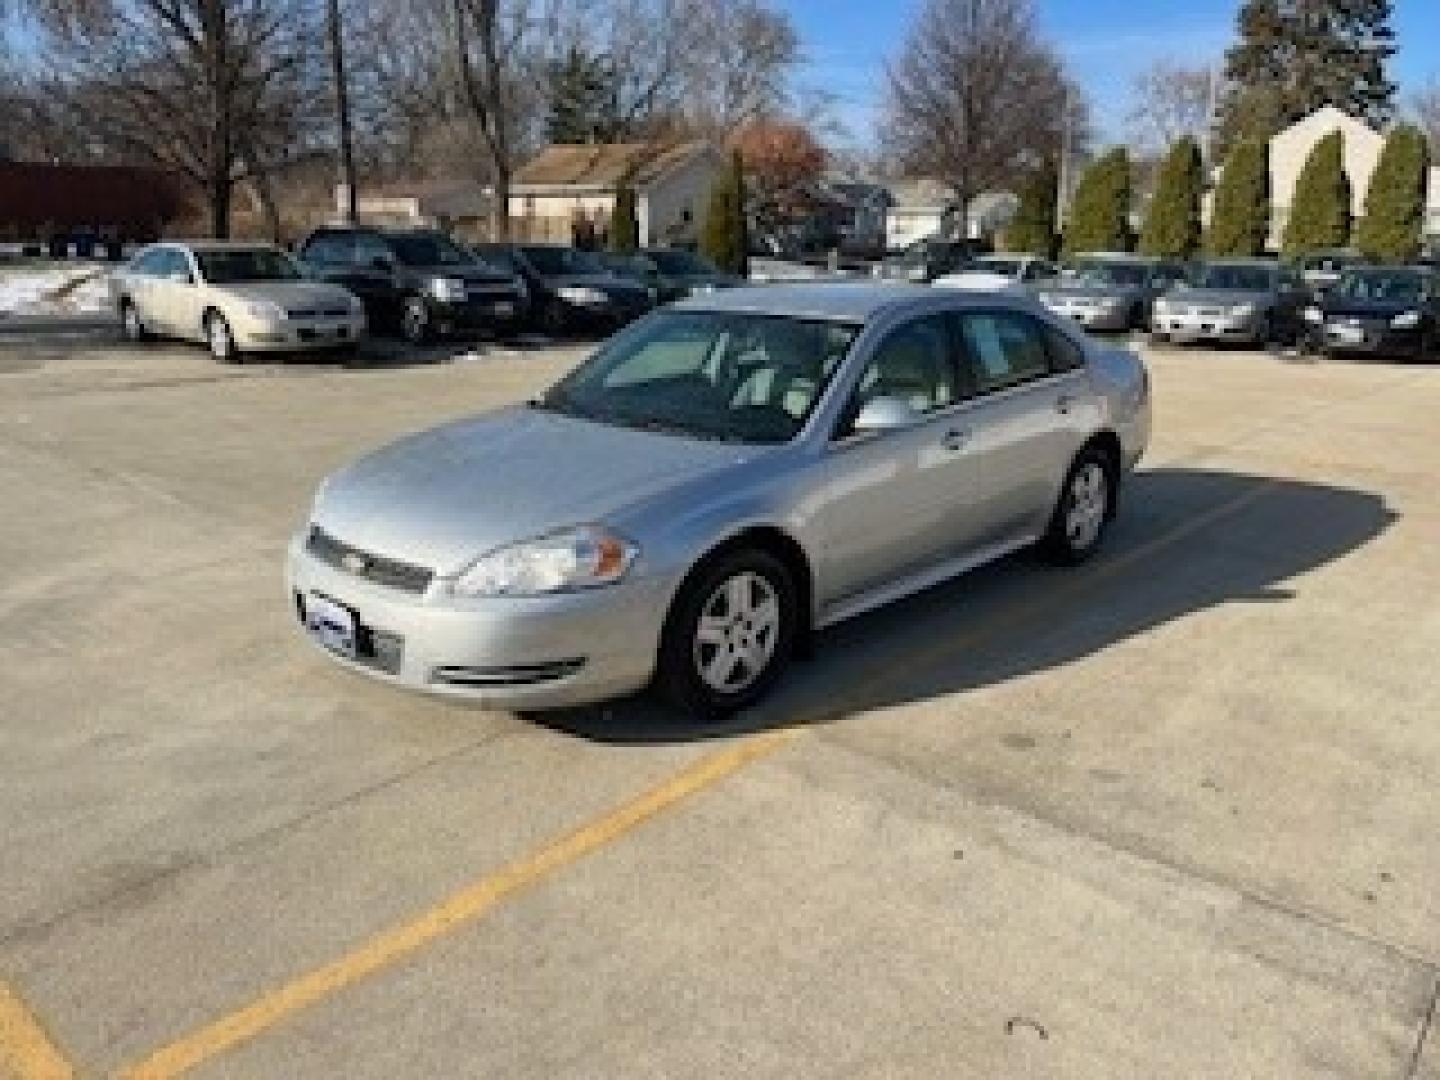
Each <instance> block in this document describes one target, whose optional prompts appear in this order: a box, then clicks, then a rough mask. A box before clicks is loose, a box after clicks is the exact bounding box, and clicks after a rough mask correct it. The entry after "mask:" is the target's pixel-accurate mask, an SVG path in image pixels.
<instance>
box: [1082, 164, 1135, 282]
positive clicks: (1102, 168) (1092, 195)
mask: <svg viewBox="0 0 1440 1080" xmlns="http://www.w3.org/2000/svg"><path fill="white" fill-rule="evenodd" d="M1132 243H1133V237H1132V236H1131V234H1130V155H1129V154H1128V153H1127V152H1126V151H1125V148H1124V147H1116V148H1115V149H1113V150H1110V151H1108V152H1106V153H1105V154H1102V155H1101V156H1100V157H1098V158H1096V159H1095V161H1093V162H1092V163H1091V164H1090V167H1089V168H1088V169H1086V170H1085V172H1084V174H1083V175H1082V176H1081V177H1080V183H1079V186H1077V187H1076V189H1075V199H1074V202H1073V203H1071V206H1070V220H1069V221H1068V222H1066V224H1065V253H1066V254H1067V255H1074V254H1078V253H1080V252H1084V251H1129V250H1130V246H1131V244H1132Z"/></svg>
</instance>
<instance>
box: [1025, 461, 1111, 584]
mask: <svg viewBox="0 0 1440 1080" xmlns="http://www.w3.org/2000/svg"><path fill="white" fill-rule="evenodd" d="M1114 505H1115V469H1114V464H1113V463H1112V462H1111V461H1110V459H1109V455H1107V454H1105V453H1102V452H1101V451H1100V449H1099V448H1098V447H1093V446H1092V447H1089V448H1087V449H1085V450H1083V451H1082V452H1081V454H1080V456H1079V457H1078V458H1076V459H1075V464H1074V465H1072V466H1070V473H1069V475H1068V476H1067V477H1066V478H1065V485H1064V487H1062V488H1061V489H1060V500H1059V502H1058V503H1057V504H1056V506H1055V512H1054V514H1053V515H1052V516H1051V518H1050V526H1049V528H1048V529H1046V531H1045V536H1044V538H1043V539H1042V540H1041V543H1040V547H1041V551H1042V552H1043V553H1044V554H1045V556H1046V557H1047V558H1048V559H1050V560H1051V561H1052V562H1056V563H1060V564H1061V565H1067V566H1073V565H1075V564H1076V563H1082V562H1084V561H1085V560H1086V559H1088V558H1089V557H1090V556H1091V555H1093V554H1095V552H1096V550H1097V549H1098V548H1099V547H1100V541H1101V538H1102V537H1103V535H1104V532H1105V524H1106V522H1108V521H1109V520H1110V518H1111V516H1112V515H1113V511H1114Z"/></svg>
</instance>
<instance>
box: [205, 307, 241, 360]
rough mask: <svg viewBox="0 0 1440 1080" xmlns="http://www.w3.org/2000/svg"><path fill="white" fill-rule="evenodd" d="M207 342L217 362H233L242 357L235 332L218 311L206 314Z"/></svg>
mask: <svg viewBox="0 0 1440 1080" xmlns="http://www.w3.org/2000/svg"><path fill="white" fill-rule="evenodd" d="M205 344H206V345H207V346H208V347H209V349H210V355H211V356H213V357H214V358H215V361H216V363H220V364H233V363H235V362H236V361H237V360H239V359H240V351H239V349H237V348H236V347H235V334H234V332H233V331H231V329H230V324H229V323H228V322H226V321H225V316H224V315H221V314H220V313H219V312H218V311H212V312H211V313H210V314H209V315H207V316H205Z"/></svg>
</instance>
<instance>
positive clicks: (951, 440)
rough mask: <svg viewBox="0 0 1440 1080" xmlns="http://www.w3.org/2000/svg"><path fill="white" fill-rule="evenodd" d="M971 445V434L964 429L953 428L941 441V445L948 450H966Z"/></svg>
mask: <svg viewBox="0 0 1440 1080" xmlns="http://www.w3.org/2000/svg"><path fill="white" fill-rule="evenodd" d="M969 443H970V432H968V431H966V430H964V429H963V428H951V429H950V430H949V431H947V432H945V435H944V437H943V438H942V439H941V440H940V445H941V446H943V447H945V449H946V450H964V449H965V447H966V446H968V445H969Z"/></svg>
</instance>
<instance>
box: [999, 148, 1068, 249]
mask: <svg viewBox="0 0 1440 1080" xmlns="http://www.w3.org/2000/svg"><path fill="white" fill-rule="evenodd" d="M1058 191H1059V183H1058V181H1057V178H1056V174H1055V165H1054V163H1053V162H1048V161H1047V162H1046V163H1045V164H1044V165H1041V166H1040V167H1039V168H1037V169H1035V170H1034V171H1033V172H1031V173H1030V174H1029V175H1028V176H1026V177H1025V181H1024V183H1022V184H1021V185H1020V205H1019V206H1017V207H1016V208H1015V217H1014V219H1013V220H1012V221H1011V222H1010V227H1009V228H1008V229H1007V230H1006V231H1005V246H1006V247H1007V248H1009V249H1010V250H1011V251H1019V252H1024V253H1025V254H1027V255H1038V256H1040V257H1041V258H1042V259H1053V258H1054V257H1055V249H1056V248H1057V247H1058V246H1059V245H1058V239H1059V238H1058V237H1057V236H1056V234H1055V200H1056V198H1057V192H1058Z"/></svg>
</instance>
